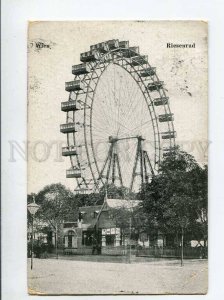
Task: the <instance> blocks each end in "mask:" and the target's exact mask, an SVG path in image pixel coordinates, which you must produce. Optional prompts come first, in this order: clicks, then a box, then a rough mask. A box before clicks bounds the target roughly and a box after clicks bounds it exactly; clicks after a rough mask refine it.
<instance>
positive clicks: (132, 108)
mask: <svg viewBox="0 0 224 300" xmlns="http://www.w3.org/2000/svg"><path fill="white" fill-rule="evenodd" d="M80 61H81V64H78V65H74V66H72V74H73V75H75V77H74V80H73V81H70V82H66V83H65V90H66V91H67V92H69V97H68V101H65V102H62V103H61V110H62V111H63V112H66V123H65V124H62V125H60V131H61V132H62V133H64V134H66V135H67V147H63V148H62V155H63V156H67V157H69V158H70V161H71V168H70V169H68V170H67V171H66V177H67V178H74V179H75V181H76V188H75V191H76V192H80V193H90V192H97V191H99V190H100V189H101V188H102V187H103V186H105V185H108V184H111V183H113V184H115V185H117V186H125V187H128V188H130V190H132V191H137V190H138V189H139V187H140V186H141V185H142V184H144V183H146V182H149V181H150V180H151V178H152V177H153V176H154V175H155V174H156V173H158V172H159V166H160V162H161V160H162V159H163V157H164V156H168V155H170V154H171V153H172V152H173V151H174V149H175V137H176V132H175V130H174V125H173V120H174V117H173V114H172V113H171V111H170V107H169V98H168V97H167V95H166V92H165V89H164V82H163V81H160V80H159V78H158V76H157V74H156V68H155V67H152V66H151V65H150V64H149V62H148V56H146V55H141V54H140V52H139V47H137V46H135V47H130V46H129V42H128V41H119V40H116V39H114V40H109V41H106V42H102V43H98V44H95V45H91V46H90V50H89V51H87V52H84V53H81V54H80Z"/></svg>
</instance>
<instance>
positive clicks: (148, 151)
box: [27, 21, 209, 295]
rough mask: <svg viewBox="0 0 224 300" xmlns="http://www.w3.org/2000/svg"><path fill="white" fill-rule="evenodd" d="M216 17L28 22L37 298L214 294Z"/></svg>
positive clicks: (30, 220)
mask: <svg viewBox="0 0 224 300" xmlns="http://www.w3.org/2000/svg"><path fill="white" fill-rule="evenodd" d="M207 26H208V25H207V23H206V22H204V21H74V22H73V21H69V22H63V21H61V22H58V21H55V22H54V21H49V22H47V21H46V22H44V21H43V22H42V21H41V22H38V21H37V22H30V23H29V28H28V117H27V119H28V141H29V142H28V195H27V261H28V263H27V276H28V292H29V294H33V295H102V294H105V295H108V294H111V295H116V294H146V295H148V294H149V295H150V294H173V295H175V294H206V293H207V289H208V251H207V249H208V228H207V224H208V195H207V190H208V188H207V174H208V164H207V161H208V157H207V153H208V144H209V143H208V135H207V123H208V115H207V114H208V111H207V93H208V82H207V81H208V69H207V68H208V63H207V59H208V58H207V55H208V54H207V38H208V33H207Z"/></svg>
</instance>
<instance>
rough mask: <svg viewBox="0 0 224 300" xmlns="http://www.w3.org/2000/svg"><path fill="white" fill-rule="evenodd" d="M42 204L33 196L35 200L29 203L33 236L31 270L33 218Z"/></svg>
mask: <svg viewBox="0 0 224 300" xmlns="http://www.w3.org/2000/svg"><path fill="white" fill-rule="evenodd" d="M39 208H40V206H39V205H38V204H36V203H35V198H34V196H33V202H32V203H30V204H28V205H27V209H28V211H29V213H30V214H31V217H32V237H31V270H32V269H33V219H34V215H35V213H36V212H37V211H38V209H39Z"/></svg>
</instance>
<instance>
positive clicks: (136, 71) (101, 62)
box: [67, 48, 175, 186]
mask: <svg viewBox="0 0 224 300" xmlns="http://www.w3.org/2000/svg"><path fill="white" fill-rule="evenodd" d="M127 50H128V51H130V50H129V49H127V48H119V49H114V50H109V51H108V52H106V53H105V54H104V55H102V56H101V57H100V58H99V60H98V61H97V62H96V63H93V66H94V67H93V68H92V69H91V72H90V73H91V78H90V79H89V82H88V83H87V82H85V80H86V78H87V77H89V74H86V75H84V76H83V78H81V81H82V82H85V84H86V86H87V92H86V95H85V105H84V123H85V121H86V111H87V98H88V97H89V87H90V83H91V81H92V80H93V74H94V73H95V72H96V68H97V67H98V66H100V65H101V66H102V65H103V67H101V68H102V69H103V71H102V72H101V73H100V75H99V76H98V78H97V83H96V84H95V87H94V90H93V91H92V93H93V95H92V102H91V107H90V108H89V109H90V116H91V118H90V125H91V124H92V114H93V109H92V106H93V103H94V98H95V93H96V89H97V86H98V83H99V82H100V78H101V76H102V75H103V73H104V72H105V70H106V69H107V68H108V67H109V66H110V65H111V64H114V65H118V66H119V67H121V68H123V69H124V70H125V71H126V72H128V70H127V69H126V68H125V67H124V66H121V65H119V63H118V62H116V60H115V59H114V57H113V58H112V60H111V61H110V62H108V61H105V60H104V57H105V56H106V55H108V53H109V54H112V53H114V52H115V53H116V54H118V53H121V54H122V52H123V51H127ZM136 56H141V55H140V54H137V55H136ZM120 60H124V61H125V62H126V63H127V64H128V65H129V67H130V68H131V69H133V70H134V71H135V74H138V77H139V78H140V79H141V76H140V74H139V73H140V70H136V69H135V67H134V66H133V65H131V64H130V62H129V61H128V58H124V57H122V56H121V57H120ZM143 65H145V66H144V67H143ZM141 67H142V69H141V71H143V70H145V69H147V68H152V67H151V65H150V64H149V62H148V61H146V63H144V64H141ZM128 73H129V75H130V76H131V77H132V78H133V79H134V80H135V78H134V77H133V76H132V74H131V73H130V72H128ZM153 76H155V77H156V79H157V80H159V77H158V75H157V73H156V72H155V74H154V75H153ZM153 76H151V75H150V77H151V79H152V82H155V80H154V77H153ZM77 77H78V78H80V76H79V75H76V76H75V78H77ZM141 81H142V84H143V86H144V87H145V90H146V91H147V94H148V99H149V100H150V102H151V105H152V110H153V114H154V116H155V118H154V120H153V118H152V111H150V109H149V105H147V106H148V111H149V113H150V118H151V120H152V122H154V121H155V123H156V128H157V132H155V128H154V126H153V134H154V143H156V138H155V136H157V137H158V143H159V147H158V150H159V154H158V158H159V160H158V162H156V159H155V161H154V163H158V164H159V163H160V160H161V146H160V139H161V138H160V134H161V132H160V128H159V125H158V120H157V113H156V111H155V107H154V105H153V100H152V98H151V96H150V92H149V90H147V86H146V84H145V83H144V81H143V80H142V79H141ZM135 82H136V83H137V85H138V87H139V89H140V90H141V88H140V85H139V82H138V81H136V80H135ZM161 90H162V92H161V91H160V90H158V93H159V95H160V97H162V94H163V95H164V97H167V96H166V93H165V90H164V87H162V88H161ZM141 92H142V90H141ZM142 94H143V96H144V99H145V101H146V103H147V99H146V97H145V95H144V93H143V92H142ZM78 96H79V93H76V100H77V99H78ZM89 98H90V97H89ZM163 107H164V111H165V112H166V111H168V113H170V112H171V110H170V106H169V103H167V104H163ZM73 120H75V112H73ZM67 122H68V119H67ZM170 124H171V125H170ZM168 127H169V131H171V130H170V128H171V129H172V130H173V131H174V125H173V121H169V122H168ZM83 130H84V141H85V150H86V154H87V159H88V167H89V168H90V171H91V174H92V178H93V181H94V184H95V185H96V186H98V182H97V179H96V178H95V174H94V172H93V170H92V166H91V164H92V163H91V161H90V156H89V145H88V141H87V130H86V126H84V129H83ZM92 130H93V129H92V126H90V140H91V143H90V145H91V146H90V147H91V151H92V153H93V158H94V163H95V166H96V169H97V172H98V174H97V175H99V166H98V163H97V159H96V155H95V152H94V147H93V134H92ZM73 139H74V144H75V141H76V136H75V133H73ZM171 140H172V141H173V143H174V145H175V137H174V138H170V145H171ZM67 143H68V145H69V134H67ZM154 148H155V155H156V149H157V147H156V146H155V147H154ZM70 160H71V164H72V167H74V164H73V161H72V157H70ZM76 160H77V164H78V165H80V161H79V156H78V155H77V156H76ZM77 183H78V185H79V180H78V179H77ZM102 183H103V182H102Z"/></svg>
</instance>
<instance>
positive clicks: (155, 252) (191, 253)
mask: <svg viewBox="0 0 224 300" xmlns="http://www.w3.org/2000/svg"><path fill="white" fill-rule="evenodd" d="M183 253H184V257H185V258H207V248H205V247H194V248H193V247H185V248H184V249H183ZM136 256H151V257H170V258H172V257H181V248H180V247H179V248H166V247H164V248H163V247H161V248H159V247H151V248H144V249H137V250H136Z"/></svg>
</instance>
